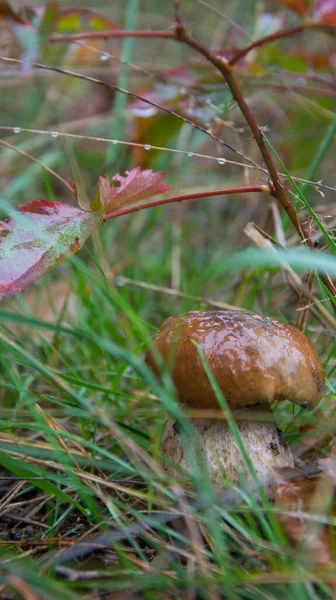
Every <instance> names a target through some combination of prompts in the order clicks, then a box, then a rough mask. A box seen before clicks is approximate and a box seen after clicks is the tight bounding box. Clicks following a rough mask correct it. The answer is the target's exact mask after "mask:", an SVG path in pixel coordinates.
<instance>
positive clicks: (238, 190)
mask: <svg viewBox="0 0 336 600" xmlns="http://www.w3.org/2000/svg"><path fill="white" fill-rule="evenodd" d="M249 192H260V193H261V192H264V193H266V194H270V193H271V190H270V188H269V187H268V186H267V185H247V186H241V187H234V188H224V189H222V190H210V191H205V192H195V193H194V194H183V195H182V196H172V197H171V198H163V199H162V200H153V201H152V202H146V203H142V204H139V205H137V206H129V207H128V208H124V209H122V210H118V211H116V212H112V213H107V214H106V215H105V216H104V221H108V220H109V219H115V218H116V217H122V216H123V215H129V214H130V213H133V212H137V211H138V210H143V209H144V208H152V207H154V206H161V205H162V204H172V203H174V202H184V201H185V200H197V198H210V197H211V196H225V195H228V194H244V193H249Z"/></svg>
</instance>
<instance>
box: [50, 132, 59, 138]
mask: <svg viewBox="0 0 336 600" xmlns="http://www.w3.org/2000/svg"><path fill="white" fill-rule="evenodd" d="M58 136H59V133H58V132H57V131H52V132H51V137H52V138H58Z"/></svg>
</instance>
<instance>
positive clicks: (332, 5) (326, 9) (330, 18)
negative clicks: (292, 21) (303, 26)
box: [314, 0, 336, 25]
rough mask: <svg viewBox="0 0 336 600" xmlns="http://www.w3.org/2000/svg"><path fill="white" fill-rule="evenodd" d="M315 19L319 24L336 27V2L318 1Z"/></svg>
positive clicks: (329, 0)
mask: <svg viewBox="0 0 336 600" xmlns="http://www.w3.org/2000/svg"><path fill="white" fill-rule="evenodd" d="M314 18H315V20H316V21H318V22H319V23H327V24H329V25H336V0H316V2H315V6H314Z"/></svg>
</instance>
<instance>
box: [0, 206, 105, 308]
mask: <svg viewBox="0 0 336 600" xmlns="http://www.w3.org/2000/svg"><path fill="white" fill-rule="evenodd" d="M102 216H103V214H102V211H101V210H100V211H96V212H85V211H83V210H80V209H79V208H75V207H74V206H70V205H68V204H60V203H59V202H51V201H50V200H39V201H37V200H33V201H32V202H29V203H27V204H23V205H22V206H20V212H18V213H17V215H15V216H14V217H12V218H10V219H7V220H6V221H3V222H0V298H2V297H3V296H10V295H11V294H14V293H15V292H20V291H21V290H23V289H24V288H25V287H26V286H27V285H28V284H30V283H32V282H33V281H37V280H38V279H40V278H41V277H42V276H43V275H44V274H45V273H46V271H48V270H49V269H51V268H52V267H53V266H55V265H56V264H58V263H59V262H60V261H61V260H63V259H64V258H65V257H66V256H69V255H70V254H73V253H74V252H77V251H78V250H80V248H82V246H83V245H84V243H85V242H86V240H87V238H88V237H89V236H90V235H91V233H92V231H93V230H94V229H95V228H96V227H98V225H99V224H100V222H101V221H102Z"/></svg>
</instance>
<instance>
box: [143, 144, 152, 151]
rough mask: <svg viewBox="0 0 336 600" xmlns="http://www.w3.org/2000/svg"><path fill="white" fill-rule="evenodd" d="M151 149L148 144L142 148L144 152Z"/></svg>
mask: <svg viewBox="0 0 336 600" xmlns="http://www.w3.org/2000/svg"><path fill="white" fill-rule="evenodd" d="M151 147H152V146H150V144H145V145H144V148H145V150H150V149H151Z"/></svg>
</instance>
